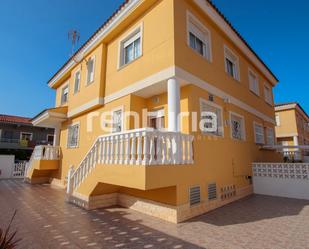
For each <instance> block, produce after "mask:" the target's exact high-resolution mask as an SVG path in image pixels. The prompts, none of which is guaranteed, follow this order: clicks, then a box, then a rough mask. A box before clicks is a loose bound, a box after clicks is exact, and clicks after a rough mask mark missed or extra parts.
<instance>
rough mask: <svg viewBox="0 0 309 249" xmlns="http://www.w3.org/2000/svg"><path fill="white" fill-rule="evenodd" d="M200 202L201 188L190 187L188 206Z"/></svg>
mask: <svg viewBox="0 0 309 249" xmlns="http://www.w3.org/2000/svg"><path fill="white" fill-rule="evenodd" d="M200 202H201V190H200V187H199V186H198V187H192V188H190V206H193V205H195V204H199V203H200Z"/></svg>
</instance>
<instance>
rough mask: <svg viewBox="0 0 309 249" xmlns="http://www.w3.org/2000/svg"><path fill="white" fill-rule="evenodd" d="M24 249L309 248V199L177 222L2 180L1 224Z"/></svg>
mask: <svg viewBox="0 0 309 249" xmlns="http://www.w3.org/2000/svg"><path fill="white" fill-rule="evenodd" d="M15 209H17V210H18V214H17V217H16V220H15V222H14V227H16V228H18V237H19V238H22V242H21V243H20V245H19V248H22V249H27V248H33V249H36V248H37V249H46V248H107V249H109V248H130V249H131V248H184V249H187V248H218V249H224V248H227V249H234V248H246V249H251V248H252V249H254V248H259V249H260V248H269V249H277V248H278V249H279V248H280V249H285V248H291V249H298V248H299V249H309V201H303V200H294V199H286V198H275V197H266V196H252V197H249V198H247V199H244V200H241V201H238V202H235V203H233V204H230V205H227V206H225V207H223V208H219V209H217V210H215V211H212V212H210V213H208V214H205V215H202V216H199V217H197V218H194V219H192V220H190V221H188V222H185V223H182V224H178V225H174V224H171V223H168V222H164V221H161V220H159V219H156V218H153V217H149V216H147V215H143V214H140V213H137V212H135V211H132V210H128V209H124V208H109V209H100V210H96V211H88V212H86V211H84V210H82V209H80V208H77V207H75V206H73V205H70V204H68V203H65V202H64V191H63V190H59V189H55V188H51V187H50V186H49V185H34V186H33V185H29V184H24V183H23V182H22V181H17V180H0V226H1V227H3V226H4V225H5V224H7V222H8V220H9V218H10V216H11V215H12V213H13V211H14V210H15Z"/></svg>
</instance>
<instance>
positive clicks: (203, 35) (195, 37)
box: [188, 13, 211, 61]
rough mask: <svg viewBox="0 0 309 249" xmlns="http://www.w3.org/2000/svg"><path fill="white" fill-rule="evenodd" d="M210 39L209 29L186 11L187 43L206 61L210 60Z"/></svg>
mask: <svg viewBox="0 0 309 249" xmlns="http://www.w3.org/2000/svg"><path fill="white" fill-rule="evenodd" d="M210 40H211V39H210V32H209V30H208V29H207V28H206V27H204V25H203V24H202V23H200V22H199V21H198V20H197V18H195V17H194V16H193V15H192V14H191V13H188V45H189V46H190V47H191V48H192V49H193V50H195V51H196V52H197V53H199V54H200V55H201V56H203V57H205V58H206V59H207V60H208V61H211V41H210Z"/></svg>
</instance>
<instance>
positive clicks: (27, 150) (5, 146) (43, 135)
mask: <svg viewBox="0 0 309 249" xmlns="http://www.w3.org/2000/svg"><path fill="white" fill-rule="evenodd" d="M53 140H54V129H50V128H49V129H47V128H43V127H35V126H33V125H32V123H31V119H30V118H25V117H18V116H11V115H3V114H0V154H2V155H15V159H16V160H29V158H30V156H31V154H32V151H33V148H34V147H35V146H36V145H39V144H51V145H53Z"/></svg>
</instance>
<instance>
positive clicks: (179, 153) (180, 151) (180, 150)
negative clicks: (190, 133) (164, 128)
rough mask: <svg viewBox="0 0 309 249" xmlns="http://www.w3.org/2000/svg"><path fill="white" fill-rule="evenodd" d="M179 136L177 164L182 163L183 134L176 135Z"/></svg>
mask: <svg viewBox="0 0 309 249" xmlns="http://www.w3.org/2000/svg"><path fill="white" fill-rule="evenodd" d="M178 137H179V147H178V148H179V151H178V152H177V153H178V162H179V164H184V160H183V135H182V134H180V133H179V135H178Z"/></svg>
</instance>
